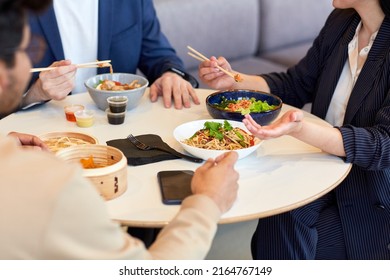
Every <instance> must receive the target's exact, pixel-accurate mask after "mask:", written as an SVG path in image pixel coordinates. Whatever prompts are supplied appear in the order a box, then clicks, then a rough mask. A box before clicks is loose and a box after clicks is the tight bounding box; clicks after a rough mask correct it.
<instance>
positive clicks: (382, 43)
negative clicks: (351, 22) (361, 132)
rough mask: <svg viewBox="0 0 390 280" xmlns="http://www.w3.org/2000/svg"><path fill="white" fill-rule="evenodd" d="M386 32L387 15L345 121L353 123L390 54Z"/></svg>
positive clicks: (389, 25)
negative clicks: (389, 53) (386, 57)
mask: <svg viewBox="0 0 390 280" xmlns="http://www.w3.org/2000/svg"><path fill="white" fill-rule="evenodd" d="M385 34H390V18H387V17H386V18H385V20H384V22H383V24H382V26H381V28H380V29H379V32H378V35H377V37H376V38H375V41H374V44H373V45H372V47H371V50H370V52H369V54H368V57H367V60H366V62H365V63H364V66H363V68H362V71H361V72H360V74H359V78H358V79H357V81H356V84H355V86H354V88H353V90H352V93H351V96H350V98H349V102H348V106H347V108H346V112H345V117H344V123H351V121H352V119H353V117H354V116H355V114H356V112H357V111H358V109H359V108H360V106H361V104H362V102H363V101H364V99H365V98H366V96H367V95H368V94H369V93H370V91H371V88H372V85H373V83H374V82H375V80H376V77H377V73H378V71H379V70H380V68H381V66H382V63H383V61H384V59H383V58H384V57H385V56H386V55H388V52H389V49H390V36H386V35H385Z"/></svg>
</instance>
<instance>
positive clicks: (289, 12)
mask: <svg viewBox="0 0 390 280" xmlns="http://www.w3.org/2000/svg"><path fill="white" fill-rule="evenodd" d="M260 3H261V4H260V13H261V15H260V16H261V25H260V35H259V36H260V37H259V38H260V45H259V54H260V55H262V54H263V53H265V52H269V51H276V50H278V49H281V48H283V47H286V46H289V45H290V46H292V45H298V44H300V43H307V42H308V41H313V40H314V38H315V37H316V36H317V34H318V33H319V31H320V29H321V28H322V26H323V25H324V24H325V20H326V18H327V17H328V15H329V14H330V12H331V11H332V9H333V7H332V3H331V1H329V0H315V1H313V0H299V1H298V0H262V1H260Z"/></svg>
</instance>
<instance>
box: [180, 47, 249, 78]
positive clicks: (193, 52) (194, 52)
mask: <svg viewBox="0 0 390 280" xmlns="http://www.w3.org/2000/svg"><path fill="white" fill-rule="evenodd" d="M187 48H188V49H189V50H190V51H191V52H188V55H189V56H192V57H193V58H195V59H197V60H199V61H201V62H203V61H208V60H210V59H208V58H207V57H206V56H204V55H203V54H201V53H200V52H198V51H197V50H195V49H194V48H192V47H190V46H187ZM217 68H218V69H219V70H221V71H222V72H224V73H225V74H226V75H228V76H230V77H232V78H233V79H234V80H235V81H236V82H242V78H241V76H240V74H233V73H231V72H229V71H227V70H226V69H224V68H222V67H221V66H219V65H217Z"/></svg>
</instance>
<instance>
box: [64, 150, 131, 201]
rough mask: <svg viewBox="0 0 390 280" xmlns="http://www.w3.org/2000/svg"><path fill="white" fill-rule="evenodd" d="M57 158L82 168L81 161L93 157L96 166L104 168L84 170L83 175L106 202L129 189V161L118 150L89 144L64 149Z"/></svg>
mask: <svg viewBox="0 0 390 280" xmlns="http://www.w3.org/2000/svg"><path fill="white" fill-rule="evenodd" d="M56 156H57V157H59V158H61V159H64V160H65V161H67V162H72V163H77V164H80V166H81V162H80V160H81V159H87V158H89V157H90V156H92V157H93V161H94V163H95V164H96V166H104V167H97V168H90V169H83V175H84V177H86V178H88V179H89V180H90V181H91V182H92V183H93V184H94V185H95V187H96V189H97V190H98V191H99V193H100V195H101V196H102V197H103V198H104V199H105V200H110V199H114V198H116V197H118V196H120V195H122V194H123V193H124V192H125V191H126V189H127V159H126V157H125V156H124V154H123V153H122V151H120V150H119V149H117V148H114V147H111V146H106V145H92V144H87V145H81V146H74V147H69V148H65V149H62V150H60V151H58V152H57V153H56Z"/></svg>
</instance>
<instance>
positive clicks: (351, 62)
mask: <svg viewBox="0 0 390 280" xmlns="http://www.w3.org/2000/svg"><path fill="white" fill-rule="evenodd" d="M361 26H362V23H361V22H360V23H359V25H358V26H357V28H356V31H355V36H354V37H353V39H352V41H351V42H350V43H349V44H348V60H347V62H346V63H345V65H344V68H343V71H342V72H341V75H340V78H339V81H338V83H337V86H336V89H335V92H334V94H333V97H332V100H331V102H330V105H329V109H328V112H327V114H326V117H325V120H326V121H327V122H329V123H330V124H332V125H334V126H341V125H342V124H343V123H344V116H345V111H346V109H347V104H348V100H349V97H350V96H351V93H352V89H353V87H354V85H355V83H356V80H357V79H358V77H359V74H360V71H361V70H362V68H363V65H364V63H365V62H366V60H367V56H368V53H369V51H370V49H371V46H372V44H373V43H374V40H375V37H376V35H377V34H378V31H376V32H375V33H374V34H372V35H371V38H370V41H369V43H368V45H367V46H366V47H364V48H362V49H361V51H360V52H359V50H358V42H359V31H360V28H361Z"/></svg>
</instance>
